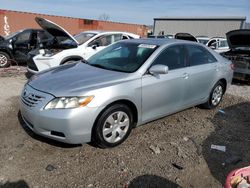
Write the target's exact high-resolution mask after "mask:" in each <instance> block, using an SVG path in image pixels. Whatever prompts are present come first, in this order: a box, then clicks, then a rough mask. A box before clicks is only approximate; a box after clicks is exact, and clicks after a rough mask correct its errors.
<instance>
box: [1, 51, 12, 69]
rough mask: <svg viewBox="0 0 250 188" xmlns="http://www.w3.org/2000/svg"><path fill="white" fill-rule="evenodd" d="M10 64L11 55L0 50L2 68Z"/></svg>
mask: <svg viewBox="0 0 250 188" xmlns="http://www.w3.org/2000/svg"><path fill="white" fill-rule="evenodd" d="M9 66H10V56H9V55H8V54H7V53H5V52H0V68H5V67H9Z"/></svg>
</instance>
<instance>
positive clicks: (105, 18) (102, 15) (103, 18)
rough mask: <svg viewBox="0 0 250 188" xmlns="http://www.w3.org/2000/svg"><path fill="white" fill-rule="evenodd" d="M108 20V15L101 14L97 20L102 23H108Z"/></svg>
mask: <svg viewBox="0 0 250 188" xmlns="http://www.w3.org/2000/svg"><path fill="white" fill-rule="evenodd" d="M109 19H110V17H109V15H108V14H106V13H103V14H101V15H100V16H99V20H102V21H108V20H109Z"/></svg>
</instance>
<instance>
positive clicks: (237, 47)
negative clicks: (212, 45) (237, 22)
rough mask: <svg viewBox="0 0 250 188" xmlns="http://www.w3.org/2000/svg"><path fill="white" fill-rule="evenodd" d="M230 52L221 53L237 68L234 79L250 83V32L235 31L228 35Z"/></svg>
mask: <svg viewBox="0 0 250 188" xmlns="http://www.w3.org/2000/svg"><path fill="white" fill-rule="evenodd" d="M226 36H227V41H228V45H229V48H230V50H229V51H227V52H224V53H221V55H223V56H224V57H226V58H228V59H230V60H231V61H232V62H233V63H234V66H235V70H234V78H235V79H239V80H244V81H248V82H249V81H250V30H249V29H241V30H233V31H230V32H228V33H227V34H226Z"/></svg>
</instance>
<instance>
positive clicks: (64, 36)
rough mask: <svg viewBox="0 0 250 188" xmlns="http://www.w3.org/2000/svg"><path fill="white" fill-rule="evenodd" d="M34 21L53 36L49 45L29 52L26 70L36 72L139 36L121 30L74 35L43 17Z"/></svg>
mask: <svg viewBox="0 0 250 188" xmlns="http://www.w3.org/2000/svg"><path fill="white" fill-rule="evenodd" d="M35 20H36V22H37V23H38V24H39V25H40V26H41V27H42V28H43V29H44V30H46V31H47V32H49V33H50V34H51V35H52V36H53V37H54V41H51V45H48V46H47V47H46V48H43V49H40V50H39V51H38V50H36V51H33V52H31V53H30V54H29V59H28V62H27V67H28V71H29V72H31V73H37V72H40V71H43V70H46V69H49V68H51V67H55V66H58V65H62V64H65V63H69V62H72V61H77V60H81V59H88V58H89V57H90V56H92V55H93V54H95V53H96V52H98V51H100V50H102V49H103V48H105V47H106V46H108V45H110V44H112V43H114V42H117V41H119V40H124V39H135V38H140V36H139V35H136V34H133V33H128V32H121V31H84V32H82V33H79V34H77V35H75V36H72V35H71V34H69V33H68V32H67V31H66V30H65V29H64V28H62V27H61V26H59V25H57V24H55V23H53V22H51V21H49V20H46V19H43V18H38V17H37V18H36V19H35Z"/></svg>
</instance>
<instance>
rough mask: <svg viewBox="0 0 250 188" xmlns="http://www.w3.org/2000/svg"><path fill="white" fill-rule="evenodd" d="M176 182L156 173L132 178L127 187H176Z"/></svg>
mask: <svg viewBox="0 0 250 188" xmlns="http://www.w3.org/2000/svg"><path fill="white" fill-rule="evenodd" d="M177 187H181V186H179V185H178V184H176V183H174V182H171V181H169V180H167V179H165V178H163V177H160V176H156V175H143V176H138V177H136V178H135V179H133V180H132V181H131V182H130V183H129V185H128V188H177Z"/></svg>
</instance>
